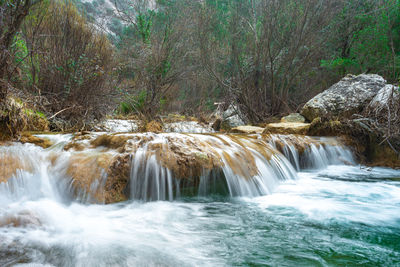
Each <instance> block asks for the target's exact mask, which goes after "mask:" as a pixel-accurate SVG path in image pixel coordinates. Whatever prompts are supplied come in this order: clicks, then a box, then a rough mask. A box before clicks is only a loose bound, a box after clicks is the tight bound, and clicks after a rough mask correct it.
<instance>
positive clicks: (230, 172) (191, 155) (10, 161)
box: [0, 133, 354, 203]
mask: <svg viewBox="0 0 400 267" xmlns="http://www.w3.org/2000/svg"><path fill="white" fill-rule="evenodd" d="M42 137H44V138H49V139H51V141H53V142H54V145H53V146H52V147H50V148H48V149H42V148H39V147H37V146H34V145H31V144H24V145H22V144H19V143H14V144H11V145H9V146H2V147H0V165H1V170H2V171H1V172H0V199H1V200H2V201H9V200H10V199H13V200H16V199H27V200H34V199H39V198H50V199H56V200H57V201H59V202H64V203H69V202H71V201H78V202H82V203H112V202H115V201H123V200H126V199H134V200H135V199H136V200H142V201H158V200H169V201H172V200H174V199H176V198H180V197H185V196H193V195H199V196H207V195H210V194H222V195H227V196H230V197H256V196H262V195H267V194H270V193H271V192H273V191H274V189H275V187H276V186H277V185H279V184H280V183H281V182H283V181H285V180H291V179H297V173H298V172H299V171H302V170H305V169H322V168H326V167H328V166H329V165H338V164H339V165H342V164H354V159H353V157H352V154H351V152H350V150H349V149H348V148H346V147H345V146H343V145H342V144H341V143H340V141H339V140H338V139H336V138H314V137H307V136H295V135H247V136H246V135H226V134H179V133H164V134H151V133H145V134H113V135H104V136H100V135H99V134H94V133H93V134H90V135H87V136H78V135H76V136H72V135H55V136H42ZM100 138H102V139H101V140H100ZM99 140H100V141H99Z"/></svg>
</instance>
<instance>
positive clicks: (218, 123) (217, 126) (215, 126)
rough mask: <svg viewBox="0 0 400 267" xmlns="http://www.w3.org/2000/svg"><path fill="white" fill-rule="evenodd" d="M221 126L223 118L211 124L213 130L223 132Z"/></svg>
mask: <svg viewBox="0 0 400 267" xmlns="http://www.w3.org/2000/svg"><path fill="white" fill-rule="evenodd" d="M221 124H222V118H216V119H215V120H214V122H213V123H212V124H211V128H213V129H214V131H219V130H221Z"/></svg>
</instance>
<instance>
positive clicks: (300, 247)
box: [0, 133, 400, 267]
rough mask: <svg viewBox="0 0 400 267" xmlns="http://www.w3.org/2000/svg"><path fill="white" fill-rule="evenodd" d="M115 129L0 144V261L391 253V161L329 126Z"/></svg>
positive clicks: (398, 254) (305, 260)
mask: <svg viewBox="0 0 400 267" xmlns="http://www.w3.org/2000/svg"><path fill="white" fill-rule="evenodd" d="M114 136H119V139H118V142H117V141H115V140H116V139H115V138H114V139H113V142H114V143H113V145H109V143H107V144H108V146H107V145H105V144H106V143H105V142H103V143H101V142H100V143H99V142H97V143H99V144H97V145H96V146H95V145H93V144H95V143H96V141H93V140H98V139H99V138H100V134H95V133H92V134H90V135H89V137H87V138H86V137H85V138H81V139H80V140H78V141H76V140H75V144H74V146H73V148H72V149H69V150H67V149H66V146H67V145H68V144H70V143H71V142H72V140H74V138H75V137H74V136H73V135H42V136H39V137H41V138H47V139H50V140H51V141H52V143H53V145H52V146H51V147H49V148H47V149H43V148H41V147H38V146H35V145H33V144H20V143H13V144H10V145H7V146H1V147H0V168H1V170H0V266H82V267H83V266H84V267H89V266H359V265H362V266H400V212H399V211H400V171H397V170H393V169H388V168H367V167H364V166H360V165H358V164H357V162H356V161H355V159H354V158H353V156H352V153H351V151H350V149H349V148H347V147H346V146H344V145H343V144H342V143H341V142H340V140H339V139H336V138H317V137H299V136H290V135H288V136H284V135H270V136H268V137H265V136H261V135H250V136H242V135H223V134H178V133H166V134H130V135H129V134H121V135H114ZM102 138H103V139H104V137H102ZM121 140H123V145H124V146H123V147H122V146H121V144H120V143H121ZM116 143H118V144H117V145H115V144H116ZM78 147H79V149H77V148H78ZM122 155H126V156H125V157H122ZM116 157H120V158H123V159H125V162H126V160H128V161H129V162H128V163H127V164H128V165H129V168H128V169H127V171H126V173H127V175H128V176H127V181H126V187H124V189H123V190H120V191H118V190H117V189H118V188H117V187H118V186H120V184H111V185H110V179H111V176H110V175H111V171H112V170H114V171H115V170H117V169H118V166H120V165H118V164H117V165H115V164H114V163H110V162H112V159H114V158H116ZM88 158H89V159H90V160H88ZM92 159H94V160H92ZM104 162H107V164H109V165H110V164H111V165H112V166H113V167H112V168H111V169H110V170H108V171H107V170H106V167H105V165H107V164H105V163H104ZM117 163H119V162H117ZM111 165H110V166H111ZM82 166H84V168H82ZM107 166H108V165H107ZM115 166H117V167H115ZM121 166H122V165H121ZM81 169H82V170H81ZM187 169H189V170H187ZM82 173H83V174H82ZM116 188H117V189H116ZM110 190H111V191H110ZM113 190H114V191H113ZM116 192H118V194H124V195H123V196H122V195H121V196H120V195H118V196H117V197H116V196H115V194H117V193H116ZM115 199H119V200H123V201H114V200H115Z"/></svg>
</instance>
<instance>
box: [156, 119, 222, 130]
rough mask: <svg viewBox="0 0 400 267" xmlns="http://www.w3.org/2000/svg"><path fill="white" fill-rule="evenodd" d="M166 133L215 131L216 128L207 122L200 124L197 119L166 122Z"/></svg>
mask: <svg viewBox="0 0 400 267" xmlns="http://www.w3.org/2000/svg"><path fill="white" fill-rule="evenodd" d="M163 130H164V132H166V133H213V132H214V130H213V129H212V128H211V127H210V126H209V125H205V124H200V123H198V122H197V121H180V122H172V123H166V124H164V126H163Z"/></svg>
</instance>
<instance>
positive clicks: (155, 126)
mask: <svg viewBox="0 0 400 267" xmlns="http://www.w3.org/2000/svg"><path fill="white" fill-rule="evenodd" d="M162 131H163V127H162V124H161V123H159V122H158V121H151V122H148V123H146V125H145V126H144V129H143V132H151V133H161V132H162Z"/></svg>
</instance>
